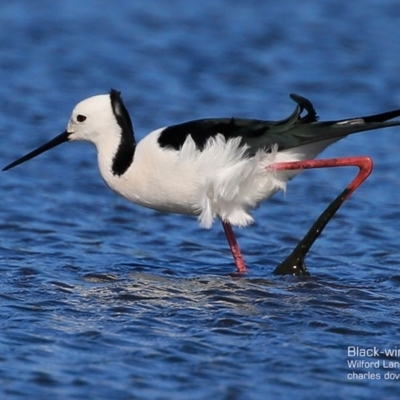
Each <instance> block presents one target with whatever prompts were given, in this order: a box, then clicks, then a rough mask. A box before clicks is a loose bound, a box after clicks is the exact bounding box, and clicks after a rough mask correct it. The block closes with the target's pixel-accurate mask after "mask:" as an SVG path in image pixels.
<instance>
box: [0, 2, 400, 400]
mask: <svg viewBox="0 0 400 400" xmlns="http://www.w3.org/2000/svg"><path fill="white" fill-rule="evenodd" d="M399 17H400V5H399V3H398V1H397V0H387V1H380V2H377V1H374V0H364V1H353V2H349V1H343V0H340V1H337V0H335V1H334V0H328V1H323V2H322V1H321V2H317V1H311V0H304V1H302V2H298V1H294V0H291V1H286V2H269V1H261V0H258V1H257V0H253V1H239V0H230V1H229V2H227V1H221V0H205V1H202V2H188V1H184V0H169V1H168V2H166V1H161V0H153V1H152V2H147V1H146V2H145V1H135V2H132V1H128V0H126V1H122V0H121V1H118V2H116V1H115V2H106V1H100V0H98V1H95V0H86V1H85V2H82V1H76V0H70V1H68V2H67V1H65V2H54V1H50V0H47V1H46V0H42V1H41V2H39V3H38V2H32V1H28V0H20V1H14V2H8V1H2V2H1V12H0V26H1V28H0V81H1V82H2V84H1V85H0V101H1V112H0V127H1V128H0V131H1V140H2V146H1V147H0V160H1V162H2V165H6V164H8V163H9V162H11V161H13V160H14V159H15V158H17V157H19V156H21V155H23V154H25V153H26V152H27V151H29V150H31V149H33V148H35V147H36V146H38V145H40V144H42V143H44V142H45V141H47V140H48V139H50V138H52V137H54V136H55V135H57V134H58V133H60V132H62V131H63V130H64V128H65V125H66V122H67V120H68V118H69V114H70V112H71V110H72V107H73V106H74V105H75V104H76V103H77V102H78V101H80V100H81V99H83V98H85V97H88V96H91V95H94V94H99V93H104V92H107V91H108V90H109V89H110V88H111V87H113V88H116V89H119V90H121V91H122V93H123V97H124V99H125V101H126V104H127V107H128V108H129V110H130V112H131V114H132V118H133V121H134V124H135V129H136V132H137V136H138V137H139V138H141V137H142V136H144V135H145V134H146V133H148V132H150V131H151V130H153V129H155V128H158V127H162V126H165V125H168V124H173V123H178V122H183V121H186V120H190V119H195V118H203V117H212V116H228V117H229V116H241V117H252V118H266V119H279V118H284V117H286V116H287V115H288V114H289V113H290V112H291V111H292V109H293V106H294V103H293V102H291V101H290V99H289V97H288V94H289V93H291V92H295V93H299V94H302V95H304V96H306V97H308V98H310V99H311V100H312V101H313V102H314V104H315V106H316V108H317V111H318V113H319V115H320V116H321V117H322V119H335V118H346V117H351V116H359V115H363V114H368V113H377V112H382V111H386V110H389V109H395V108H400V77H399V72H400V41H399V40H398V38H399V37H400V24H399V22H398V21H399ZM399 151H400V132H399V129H388V130H386V131H374V132H370V133H364V134H360V135H355V136H354V137H349V138H346V139H345V140H343V141H341V142H339V143H338V144H336V145H335V146H332V147H331V148H330V149H328V150H327V151H326V152H325V153H324V156H325V157H334V156H345V155H361V154H362V155H364V154H365V155H370V156H371V157H373V159H374V161H375V169H374V172H373V174H372V176H371V177H370V178H369V179H368V181H367V182H366V183H365V184H364V185H363V186H362V187H361V188H360V189H359V190H358V191H357V192H356V194H355V195H354V196H353V197H352V198H351V199H350V200H349V201H348V202H347V203H346V204H345V205H344V206H343V208H342V209H341V210H340V211H339V213H338V214H337V217H336V218H335V219H334V220H333V221H332V222H331V223H330V224H329V225H328V227H327V229H326V231H325V232H324V234H323V235H322V237H321V238H320V239H319V240H318V241H317V242H316V244H315V246H314V247H313V248H312V251H311V252H310V254H309V256H308V257H307V260H306V261H307V264H308V268H309V270H310V272H311V274H312V276H311V277H310V278H294V277H276V276H274V275H272V271H273V270H274V268H275V267H276V266H277V264H278V263H279V262H281V261H282V260H283V259H284V258H285V257H286V256H287V255H288V254H289V253H290V251H291V250H292V248H293V247H294V246H295V244H296V243H297V241H298V240H299V239H300V238H301V237H302V235H303V234H304V233H305V232H306V230H307V229H308V227H309V226H310V225H311V223H312V222H313V220H314V219H315V218H316V217H317V216H318V215H319V213H320V212H321V211H322V210H323V209H324V207H325V206H326V205H327V204H328V203H329V201H331V200H332V199H333V198H334V197H335V196H336V195H337V194H338V193H339V192H340V191H341V190H342V189H343V187H344V186H345V185H346V184H347V183H348V182H349V181H350V180H351V179H352V177H353V176H354V173H355V171H354V170H352V169H351V168H350V169H336V170H329V171H328V170H320V171H307V172H305V173H304V174H303V175H302V176H300V177H298V178H296V180H294V181H293V182H291V184H290V185H289V188H288V191H287V194H286V195H285V196H284V195H282V194H278V195H277V196H275V198H273V199H272V200H271V201H269V202H267V203H265V204H264V205H262V207H261V208H260V209H259V210H257V211H256V212H255V216H256V220H257V222H256V224H255V225H254V226H252V227H250V228H247V229H243V230H238V231H237V235H238V240H239V242H240V245H241V247H242V249H243V252H244V254H245V257H246V260H247V263H248V265H249V269H250V273H249V274H248V276H246V277H245V278H242V279H232V278H231V277H229V275H228V274H229V273H230V272H232V271H233V270H234V267H233V263H232V260H231V256H230V253H229V250H228V248H227V244H226V242H225V238H224V236H223V232H222V228H221V227H220V226H219V225H218V224H217V225H216V226H215V227H214V228H213V229H211V230H210V231H205V230H201V229H200V228H199V227H198V226H197V222H196V220H195V219H194V218H188V217H182V216H177V215H164V214H159V213H156V212H153V211H151V210H146V209H142V208H139V207H137V206H135V205H132V204H130V203H128V202H126V201H125V200H124V199H122V198H119V197H118V196H116V195H115V194H113V193H112V192H110V191H109V190H108V189H107V188H106V187H105V185H104V184H103V182H102V181H101V178H100V176H99V174H98V171H97V165H96V159H95V152H94V149H93V148H92V147H90V146H89V145H87V144H65V145H63V146H62V147H60V148H58V149H55V150H53V151H52V152H49V153H48V154H45V155H42V156H40V157H39V158H37V159H35V160H32V161H30V162H29V163H27V164H24V165H21V166H19V167H18V168H15V169H14V170H12V171H9V172H7V173H2V174H1V179H0V185H1V195H2V206H1V208H0V229H1V242H0V260H1V263H0V271H1V279H0V293H1V294H0V299H1V301H0V316H1V318H0V398H2V399H3V398H4V399H19V398H27V399H28V398H29V399H33V398H34V399H78V398H79V399H111V398H112V399H207V398H209V399H246V400H248V399H270V398H271V399H273V398H279V399H292V398H293V397H294V396H295V397H296V398H297V399H310V398H319V399H323V398H352V399H369V398H382V399H383V398H385V399H397V398H398V397H399V395H400V389H399V385H400V382H399V379H398V378H399V376H398V375H396V374H399V373H400V368H396V367H393V368H391V369H387V368H386V369H385V368H384V367H383V362H384V361H385V360H386V361H387V360H388V359H387V358H385V357H384V356H383V355H380V356H379V357H373V358H369V357H367V356H361V357H355V358H358V359H360V360H364V361H379V362H380V365H379V368H373V367H371V368H366V367H360V368H349V366H348V363H347V361H348V360H349V356H348V346H359V347H360V348H373V347H374V346H375V347H376V348H379V349H380V351H384V350H391V349H396V347H397V346H398V347H399V348H400V325H399V318H400V311H399V306H398V305H399V301H398V300H399V298H400V272H399V267H400V263H399V257H400V250H399V246H400V234H399V221H400V210H399V203H400V180H399V178H398V177H399V171H400V158H399V156H398V154H399ZM391 360H392V361H400V358H399V357H394V358H392V359H391ZM353 372H356V373H362V374H368V372H369V373H370V375H368V376H364V375H363V376H362V377H363V378H364V379H352V378H351V377H352V375H351V374H352V373H353ZM387 372H390V373H392V375H391V376H389V378H390V379H385V373H387ZM349 374H350V377H349ZM371 374H375V375H377V374H380V378H381V379H379V380H378V379H372V377H371Z"/></svg>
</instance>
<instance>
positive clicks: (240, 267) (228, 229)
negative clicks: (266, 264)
mask: <svg viewBox="0 0 400 400" xmlns="http://www.w3.org/2000/svg"><path fill="white" fill-rule="evenodd" d="M221 222H222V226H223V227H224V231H225V235H226V239H227V240H228V244H229V247H230V249H231V252H232V256H233V259H234V261H235V264H236V269H237V273H238V274H245V273H246V272H247V268H246V264H245V263H244V260H243V256H242V252H241V251H240V247H239V245H238V243H237V240H236V237H235V234H234V233H233V229H232V225H231V224H230V223H229V222H228V221H224V220H222V219H221Z"/></svg>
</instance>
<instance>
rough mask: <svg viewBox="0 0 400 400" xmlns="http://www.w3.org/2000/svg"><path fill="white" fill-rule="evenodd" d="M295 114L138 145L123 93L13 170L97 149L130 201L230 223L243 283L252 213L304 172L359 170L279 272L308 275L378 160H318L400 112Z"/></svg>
mask: <svg viewBox="0 0 400 400" xmlns="http://www.w3.org/2000/svg"><path fill="white" fill-rule="evenodd" d="M290 97H291V98H292V100H294V101H295V102H296V103H297V104H296V108H295V110H294V112H293V113H292V114H291V115H290V116H289V117H288V118H286V119H283V120H280V121H264V120H255V119H254V120H253V119H240V118H209V119H201V120H195V121H190V122H185V123H182V124H178V125H173V126H169V127H166V128H161V129H157V130H155V131H153V132H151V133H149V134H148V135H147V136H146V137H144V139H142V140H141V141H140V142H139V143H136V141H135V137H134V132H133V126H132V122H131V118H130V116H129V113H128V111H127V109H126V108H125V105H124V103H123V101H122V98H121V95H120V92H118V91H116V90H111V91H110V93H109V94H103V95H98V96H94V97H90V98H88V99H86V100H83V101H82V102H80V103H79V104H77V105H76V107H75V108H74V110H73V112H72V115H71V118H70V120H69V123H68V126H67V129H66V130H65V132H63V133H61V134H60V135H58V136H57V137H55V138H54V139H52V140H50V141H49V142H48V143H46V144H44V145H43V146H41V147H39V148H37V149H36V150H34V151H32V152H30V153H28V154H27V155H25V156H24V157H21V158H19V159H18V160H16V161H14V162H13V163H11V164H9V165H7V166H6V167H5V168H4V170H8V169H10V168H13V167H15V166H16V165H18V164H21V163H23V162H25V161H28V160H30V159H31V158H33V157H35V156H37V155H39V154H41V153H43V152H45V151H47V150H50V149H51V148H53V147H55V146H58V145H59V144H61V143H64V142H67V141H74V140H84V141H88V142H91V143H93V144H94V145H95V146H96V149H97V160H98V165H99V169H100V174H101V176H102V177H103V179H104V181H105V182H106V184H107V185H108V186H109V187H110V188H111V189H112V190H113V191H115V192H116V193H119V194H120V195H121V196H123V197H125V198H126V199H127V200H129V201H131V202H133V203H136V204H139V205H141V206H144V207H148V208H152V209H154V210H158V211H164V212H170V213H180V214H190V215H195V216H197V218H198V221H199V223H200V226H202V227H203V228H210V227H211V225H212V224H213V221H214V219H215V218H219V219H220V220H221V221H222V225H223V227H224V230H225V233H226V237H227V240H228V243H229V246H230V249H231V251H232V255H233V258H234V260H235V264H236V267H237V272H238V273H245V272H246V266H245V263H244V261H243V258H242V254H241V251H240V249H239V246H238V244H237V242H236V239H235V235H234V233H233V230H232V225H233V226H247V225H249V224H251V223H252V222H253V218H252V217H251V215H250V212H249V211H250V210H251V209H252V208H254V207H256V206H257V205H258V204H259V203H261V202H262V201H264V200H266V199H268V198H269V197H271V196H272V195H274V194H275V193H276V192H278V191H279V190H284V189H285V188H286V184H287V182H288V181H289V180H290V179H292V178H293V177H294V176H296V175H297V174H299V173H300V172H301V171H302V170H304V169H310V168H323V167H335V166H357V167H359V169H360V171H359V173H358V175H357V176H356V178H355V179H354V180H353V181H352V182H351V183H350V185H349V186H348V187H347V188H345V189H344V191H343V192H342V193H341V194H340V195H339V196H338V197H337V198H336V199H335V200H334V201H333V202H332V203H331V204H330V206H329V207H328V208H327V209H326V210H325V211H324V213H323V214H321V216H320V218H319V219H318V220H317V221H316V222H315V223H314V225H313V226H312V228H311V229H310V231H309V232H308V234H307V235H306V236H305V237H304V239H303V240H302V241H301V242H300V243H299V245H298V246H297V247H296V249H295V250H294V252H293V253H292V254H291V255H290V256H289V257H288V258H287V259H286V260H285V261H284V262H283V263H282V264H280V265H279V266H278V268H277V269H276V270H275V272H277V273H291V274H307V273H308V272H307V269H306V267H305V265H304V257H305V255H306V253H307V252H308V250H309V248H310V247H311V245H312V244H313V242H314V241H315V240H316V238H317V237H318V236H319V235H320V233H321V231H322V230H323V228H324V227H325V225H326V224H327V222H328V221H329V219H330V218H331V217H332V216H333V214H334V213H335V212H336V211H337V209H338V208H339V207H340V206H341V204H342V203H343V202H344V201H345V200H346V199H347V198H348V197H349V196H350V195H351V194H352V193H353V192H354V191H355V190H356V189H357V188H358V187H359V185H360V184H361V183H362V182H363V181H364V180H365V179H366V178H367V177H368V175H369V174H370V172H371V170H372V160H371V159H370V158H369V157H350V158H349V157H347V158H338V159H325V160H323V159H322V160H321V159H319V160H314V158H315V157H316V156H317V155H318V154H319V153H321V152H322V151H323V150H324V149H325V148H326V147H328V146H329V145H331V144H333V143H335V142H336V141H338V140H340V139H342V138H344V137H345V136H347V135H349V134H352V133H356V132H361V131H368V130H372V129H380V128H386V127H390V126H397V125H400V121H398V120H393V119H394V118H396V117H399V116H400V110H395V111H389V112H385V113H382V114H376V115H371V116H367V117H360V118H351V119H344V120H339V121H328V122H318V121H317V120H318V118H317V114H316V112H315V109H314V107H313V105H312V104H311V102H310V101H309V100H307V99H306V98H304V97H301V96H299V95H295V94H292V95H291V96H290Z"/></svg>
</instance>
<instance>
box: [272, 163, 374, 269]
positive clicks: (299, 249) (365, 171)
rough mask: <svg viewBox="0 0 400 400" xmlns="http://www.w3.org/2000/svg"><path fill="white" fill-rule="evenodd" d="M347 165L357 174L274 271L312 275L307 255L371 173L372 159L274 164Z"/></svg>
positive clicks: (288, 167)
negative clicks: (338, 211)
mask: <svg viewBox="0 0 400 400" xmlns="http://www.w3.org/2000/svg"><path fill="white" fill-rule="evenodd" d="M348 166H356V167H358V168H359V171H358V174H357V176H356V177H355V178H354V179H353V180H352V181H351V182H350V184H349V185H348V186H347V187H346V188H345V189H344V190H343V192H342V193H340V195H339V196H338V197H336V198H335V200H333V201H332V203H331V204H330V205H329V206H328V207H327V208H326V209H325V211H324V212H323V213H322V214H321V215H320V216H319V217H318V219H317V220H316V221H315V222H314V224H313V225H312V227H311V228H310V230H309V231H308V232H307V234H306V235H305V236H304V238H303V239H302V240H301V241H300V242H299V244H298V245H297V246H296V248H295V249H294V250H293V252H292V253H291V254H290V255H289V256H288V257H287V258H286V259H285V260H284V261H283V262H282V263H281V264H279V265H278V267H277V268H276V269H275V271H274V273H275V274H280V275H286V274H290V275H309V273H308V271H307V268H306V265H305V263H304V258H305V256H306V255H307V253H308V251H309V250H310V248H311V246H312V245H313V244H314V242H315V240H316V239H317V238H318V237H319V235H320V234H321V233H322V231H323V229H324V228H325V226H326V225H327V223H328V222H329V220H330V219H331V218H332V217H333V216H334V215H335V213H336V211H337V210H338V209H339V208H340V207H341V205H342V204H343V203H344V202H345V201H346V200H347V199H348V198H349V197H350V196H351V195H352V194H353V193H354V192H355V191H356V190H357V188H358V187H359V186H360V185H361V184H362V183H363V182H364V181H365V180H366V179H367V178H368V176H369V175H370V174H371V172H372V167H373V162H372V159H371V158H370V157H346V158H332V159H323V160H307V161H297V162H286V163H277V164H274V166H273V168H274V169H276V170H277V171H287V170H297V169H312V168H329V167H348Z"/></svg>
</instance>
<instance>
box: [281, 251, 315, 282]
mask: <svg viewBox="0 0 400 400" xmlns="http://www.w3.org/2000/svg"><path fill="white" fill-rule="evenodd" d="M296 253H297V252H296V251H294V252H293V253H292V254H290V255H289V256H288V257H287V258H286V260H285V261H283V262H281V263H280V264H279V265H278V266H277V267H276V268H275V271H274V274H275V275H294V276H310V273H309V272H308V270H307V267H306V264H305V262H304V256H303V255H302V254H296Z"/></svg>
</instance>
